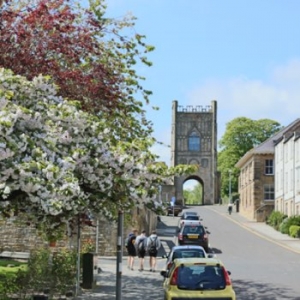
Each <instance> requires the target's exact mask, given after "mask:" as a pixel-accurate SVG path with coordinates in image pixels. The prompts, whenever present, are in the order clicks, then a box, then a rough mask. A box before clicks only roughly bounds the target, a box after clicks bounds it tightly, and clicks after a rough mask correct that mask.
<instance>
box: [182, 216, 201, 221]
mask: <svg viewBox="0 0 300 300" xmlns="http://www.w3.org/2000/svg"><path fill="white" fill-rule="evenodd" d="M185 220H192V221H198V220H199V216H186V217H185Z"/></svg>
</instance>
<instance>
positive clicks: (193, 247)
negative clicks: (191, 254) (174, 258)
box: [172, 245, 204, 251]
mask: <svg viewBox="0 0 300 300" xmlns="http://www.w3.org/2000/svg"><path fill="white" fill-rule="evenodd" d="M179 249H203V250H204V248H203V247H202V246H198V245H182V246H174V247H173V248H172V250H173V251H174V250H179Z"/></svg>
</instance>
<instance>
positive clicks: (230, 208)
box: [228, 202, 233, 215]
mask: <svg viewBox="0 0 300 300" xmlns="http://www.w3.org/2000/svg"><path fill="white" fill-rule="evenodd" d="M232 206H233V204H232V203H231V202H229V203H228V213H229V214H230V215H231V213H232Z"/></svg>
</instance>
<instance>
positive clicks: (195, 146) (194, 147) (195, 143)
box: [189, 131, 200, 151]
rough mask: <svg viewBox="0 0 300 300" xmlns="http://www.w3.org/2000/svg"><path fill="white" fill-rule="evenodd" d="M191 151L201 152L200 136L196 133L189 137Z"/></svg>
mask: <svg viewBox="0 0 300 300" xmlns="http://www.w3.org/2000/svg"><path fill="white" fill-rule="evenodd" d="M189 151H200V136H199V135H198V134H197V132H195V131H193V132H192V133H191V134H190V136H189Z"/></svg>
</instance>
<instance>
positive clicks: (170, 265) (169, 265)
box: [167, 262, 172, 270]
mask: <svg viewBox="0 0 300 300" xmlns="http://www.w3.org/2000/svg"><path fill="white" fill-rule="evenodd" d="M171 267H172V262H169V263H168V264H167V269H168V270H169V269H170V268H171Z"/></svg>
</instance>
